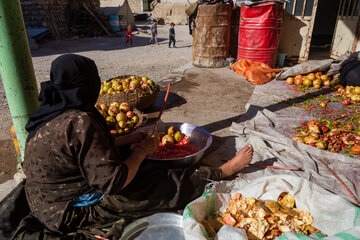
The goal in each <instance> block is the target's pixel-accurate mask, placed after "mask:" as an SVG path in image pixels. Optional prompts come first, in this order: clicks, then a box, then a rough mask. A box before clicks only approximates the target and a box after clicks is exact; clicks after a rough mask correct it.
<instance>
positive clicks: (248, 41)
mask: <svg viewBox="0 0 360 240" xmlns="http://www.w3.org/2000/svg"><path fill="white" fill-rule="evenodd" d="M283 14H284V13H283V4H281V3H275V2H271V3H263V4H258V5H256V6H253V7H249V6H242V7H241V13H240V22H239V45H238V54H237V58H238V59H249V60H252V61H256V62H263V63H266V64H268V65H269V66H270V67H275V65H276V55H277V48H278V45H279V41H280V33H281V25H282V21H283Z"/></svg>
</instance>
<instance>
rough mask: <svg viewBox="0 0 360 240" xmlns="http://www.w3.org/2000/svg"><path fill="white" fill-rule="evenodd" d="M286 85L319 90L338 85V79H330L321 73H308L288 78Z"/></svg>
mask: <svg viewBox="0 0 360 240" xmlns="http://www.w3.org/2000/svg"><path fill="white" fill-rule="evenodd" d="M286 83H287V84H289V85H292V84H295V85H296V86H298V87H301V88H305V89H309V88H311V87H313V88H315V89H320V88H321V87H322V86H326V87H329V86H333V85H336V84H338V83H339V79H338V78H334V79H332V78H331V77H330V76H327V75H325V74H322V72H317V73H309V74H307V75H300V74H299V75H296V76H295V77H288V78H287V79H286Z"/></svg>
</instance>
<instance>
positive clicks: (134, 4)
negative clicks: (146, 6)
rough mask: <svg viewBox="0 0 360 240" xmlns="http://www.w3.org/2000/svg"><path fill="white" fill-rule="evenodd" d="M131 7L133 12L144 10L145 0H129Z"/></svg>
mask: <svg viewBox="0 0 360 240" xmlns="http://www.w3.org/2000/svg"><path fill="white" fill-rule="evenodd" d="M128 2H129V5H130V9H131V11H132V12H133V13H142V12H143V1H142V0H128Z"/></svg>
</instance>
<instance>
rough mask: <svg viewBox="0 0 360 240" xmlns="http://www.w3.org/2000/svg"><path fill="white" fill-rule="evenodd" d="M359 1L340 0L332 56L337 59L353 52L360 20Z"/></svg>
mask: <svg viewBox="0 0 360 240" xmlns="http://www.w3.org/2000/svg"><path fill="white" fill-rule="evenodd" d="M359 11H360V2H359V0H340V7H339V12H338V16H337V20H336V26H335V31H334V36H333V41H332V44H331V51H330V56H331V57H332V58H337V57H339V56H341V55H343V54H345V53H346V52H347V51H351V52H352V51H353V50H354V47H355V36H356V35H357V25H358V20H359Z"/></svg>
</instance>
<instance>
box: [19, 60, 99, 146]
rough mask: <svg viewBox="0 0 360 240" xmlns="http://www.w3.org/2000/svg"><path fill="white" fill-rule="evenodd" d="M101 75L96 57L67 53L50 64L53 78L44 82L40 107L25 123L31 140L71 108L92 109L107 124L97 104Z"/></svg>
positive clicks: (40, 95)
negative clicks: (43, 127) (90, 57)
mask: <svg viewBox="0 0 360 240" xmlns="http://www.w3.org/2000/svg"><path fill="white" fill-rule="evenodd" d="M100 85H101V81H100V77H99V74H98V70H97V67H96V65H95V63H94V61H93V60H91V59H89V58H86V57H83V56H80V55H75V54H66V55H62V56H60V57H58V58H57V59H55V60H54V61H53V62H52V64H51V71H50V81H47V82H43V83H41V90H40V94H39V98H38V99H39V101H40V106H39V108H38V110H37V111H36V112H35V113H33V114H32V115H31V116H30V120H29V121H28V123H27V124H26V126H25V129H26V130H27V131H28V132H29V136H28V138H27V141H29V140H30V139H31V138H32V137H33V136H34V135H35V133H36V132H37V130H39V128H41V127H42V126H44V125H45V124H46V123H47V122H49V121H51V120H52V119H54V118H55V117H56V116H58V115H60V114H61V113H63V112H65V111H67V110H69V109H78V110H82V111H85V112H93V113H94V115H95V117H96V119H97V120H98V121H101V122H102V123H103V124H104V125H106V123H105V120H104V118H103V117H102V116H101V114H100V113H99V112H98V111H97V109H96V108H95V107H94V105H95V103H96V100H97V98H98V96H99V91H100Z"/></svg>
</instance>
